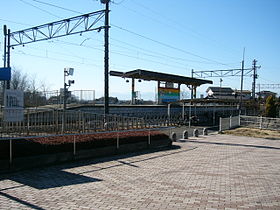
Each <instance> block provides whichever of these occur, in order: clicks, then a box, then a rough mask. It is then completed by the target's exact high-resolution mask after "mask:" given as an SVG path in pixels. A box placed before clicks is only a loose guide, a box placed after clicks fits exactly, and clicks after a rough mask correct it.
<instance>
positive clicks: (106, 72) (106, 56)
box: [101, 0, 110, 114]
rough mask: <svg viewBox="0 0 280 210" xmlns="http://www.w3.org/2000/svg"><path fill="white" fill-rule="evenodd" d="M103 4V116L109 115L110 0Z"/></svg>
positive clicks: (102, 0)
mask: <svg viewBox="0 0 280 210" xmlns="http://www.w3.org/2000/svg"><path fill="white" fill-rule="evenodd" d="M101 3H103V4H105V26H104V27H105V31H104V50H105V54H104V114H109V28H110V26H109V12H110V10H109V3H110V0H101Z"/></svg>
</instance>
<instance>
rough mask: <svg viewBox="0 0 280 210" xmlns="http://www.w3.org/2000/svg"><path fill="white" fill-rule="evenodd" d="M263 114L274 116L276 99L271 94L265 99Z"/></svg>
mask: <svg viewBox="0 0 280 210" xmlns="http://www.w3.org/2000/svg"><path fill="white" fill-rule="evenodd" d="M265 115H266V116H267V117H276V99H275V97H274V96H272V95H270V96H268V97H267V99H266V103H265Z"/></svg>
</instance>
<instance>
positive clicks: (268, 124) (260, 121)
mask: <svg viewBox="0 0 280 210" xmlns="http://www.w3.org/2000/svg"><path fill="white" fill-rule="evenodd" d="M240 122H241V126H243V127H250V128H259V129H268V130H280V118H269V117H255V116H240Z"/></svg>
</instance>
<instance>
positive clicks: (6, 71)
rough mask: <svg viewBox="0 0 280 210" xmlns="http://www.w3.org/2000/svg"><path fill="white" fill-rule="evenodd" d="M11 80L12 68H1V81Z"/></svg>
mask: <svg viewBox="0 0 280 210" xmlns="http://www.w3.org/2000/svg"><path fill="white" fill-rule="evenodd" d="M1 80H11V68H0V81H1Z"/></svg>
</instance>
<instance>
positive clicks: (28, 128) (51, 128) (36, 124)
mask: <svg viewBox="0 0 280 210" xmlns="http://www.w3.org/2000/svg"><path fill="white" fill-rule="evenodd" d="M174 121H175V120H173V119H168V118H166V119H164V120H163V119H158V118H153V119H150V120H144V119H143V118H136V117H124V116H118V115H102V114H94V113H90V112H81V111H65V112H63V110H53V109H39V108H37V109H25V110H24V120H23V121H21V122H5V121H4V120H3V115H0V138H2V139H3V138H17V137H28V136H48V135H54V134H71V133H72V134H74V133H75V134H82V133H93V132H102V131H116V130H133V129H145V128H158V127H164V126H165V127H166V126H169V125H172V124H174Z"/></svg>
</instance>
